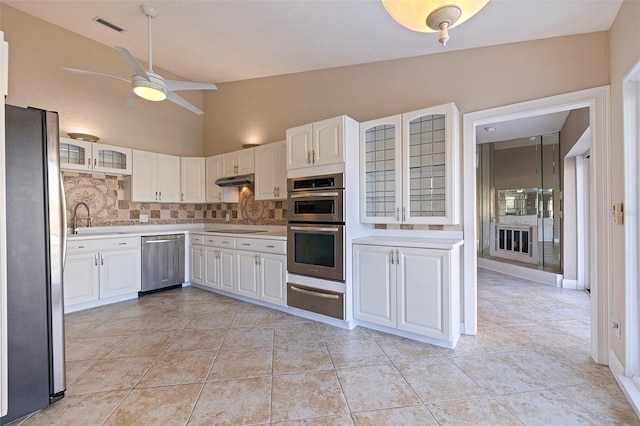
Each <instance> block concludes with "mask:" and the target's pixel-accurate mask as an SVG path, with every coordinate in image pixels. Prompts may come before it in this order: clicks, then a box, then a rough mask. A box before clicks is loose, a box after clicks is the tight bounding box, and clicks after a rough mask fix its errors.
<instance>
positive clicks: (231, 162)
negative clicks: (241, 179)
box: [222, 148, 255, 177]
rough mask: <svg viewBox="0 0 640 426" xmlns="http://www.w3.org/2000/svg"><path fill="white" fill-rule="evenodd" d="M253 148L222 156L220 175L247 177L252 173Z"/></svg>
mask: <svg viewBox="0 0 640 426" xmlns="http://www.w3.org/2000/svg"><path fill="white" fill-rule="evenodd" d="M254 155H255V148H248V149H243V150H240V151H234V152H230V153H228V154H222V175H223V176H224V177H227V176H234V175H248V174H251V173H253V172H254V170H255V168H254Z"/></svg>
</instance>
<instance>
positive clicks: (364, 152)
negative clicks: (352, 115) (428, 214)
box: [360, 115, 402, 223]
mask: <svg viewBox="0 0 640 426" xmlns="http://www.w3.org/2000/svg"><path fill="white" fill-rule="evenodd" d="M401 130H402V116H400V115H394V116H392V117H385V118H380V119H378V120H372V121H368V122H366V123H361V124H360V141H361V142H360V170H361V176H360V194H362V195H361V200H360V221H361V222H363V223H394V222H395V223H400V221H401V220H402V218H401V212H400V210H401V205H402V140H401V138H402V132H401Z"/></svg>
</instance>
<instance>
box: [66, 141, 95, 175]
mask: <svg viewBox="0 0 640 426" xmlns="http://www.w3.org/2000/svg"><path fill="white" fill-rule="evenodd" d="M92 161H93V160H92V157H91V142H86V141H79V140H75V139H70V138H64V137H60V168H62V169H63V170H79V171H83V172H86V171H91V170H92V166H93V164H92Z"/></svg>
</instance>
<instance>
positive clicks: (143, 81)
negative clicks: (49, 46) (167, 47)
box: [60, 5, 217, 115]
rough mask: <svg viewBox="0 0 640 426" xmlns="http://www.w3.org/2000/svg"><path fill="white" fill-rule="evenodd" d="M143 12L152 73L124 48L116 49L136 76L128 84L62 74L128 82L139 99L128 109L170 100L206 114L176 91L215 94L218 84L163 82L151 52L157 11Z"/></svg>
mask: <svg viewBox="0 0 640 426" xmlns="http://www.w3.org/2000/svg"><path fill="white" fill-rule="evenodd" d="M140 9H142V13H144V14H145V16H146V17H147V22H148V30H149V31H148V32H149V69H148V70H146V71H145V70H144V68H142V66H141V65H140V64H139V63H138V61H137V60H136V58H134V57H133V55H132V54H131V53H130V52H129V51H128V50H127V49H125V48H124V47H120V46H115V48H116V50H117V51H118V52H120V54H121V55H122V57H123V58H124V60H125V61H127V63H128V64H129V66H131V68H133V70H134V71H135V74H134V75H133V76H132V77H131V80H127V79H126V78H121V77H116V76H114V75H109V74H103V73H99V72H94V71H85V70H78V69H75V68H67V67H60V69H62V70H63V71H66V72H72V73H77V74H85V75H92V76H96V77H106V78H113V79H116V80H122V81H126V82H127V83H130V84H131V86H132V87H133V93H135V94H136V95H137V96H133V97H132V98H131V99H129V101H128V102H127V105H128V106H133V105H135V104H136V103H138V101H139V100H140V98H142V99H146V100H148V101H163V100H165V99H168V100H169V101H171V102H173V103H175V104H178V105H180V106H181V107H184V108H186V109H188V110H189V111H192V112H194V113H196V114H198V115H201V114H203V111H202V110H201V109H199V108H197V107H196V106H194V105H192V104H191V103H189V102H188V101H187V100H186V99H184V98H183V97H181V96H179V95H177V94H176V93H175V91H178V90H215V89H217V87H216V85H215V84H210V83H196V82H191V81H178V80H167V79H164V78H162V76H160V75H158V74H156V73H155V72H153V55H152V50H151V20H152V19H153V18H155V17H157V16H158V11H156V10H155V8H153V7H151V6H147V5H142V6H140Z"/></svg>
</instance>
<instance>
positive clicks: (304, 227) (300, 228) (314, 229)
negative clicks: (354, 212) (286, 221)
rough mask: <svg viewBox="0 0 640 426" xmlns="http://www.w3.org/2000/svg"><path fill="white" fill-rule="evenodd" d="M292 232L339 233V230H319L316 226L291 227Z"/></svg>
mask: <svg viewBox="0 0 640 426" xmlns="http://www.w3.org/2000/svg"><path fill="white" fill-rule="evenodd" d="M289 229H291V230H292V231H316V232H317V231H321V232H338V231H340V229H339V228H317V227H315V226H290V227H289Z"/></svg>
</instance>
